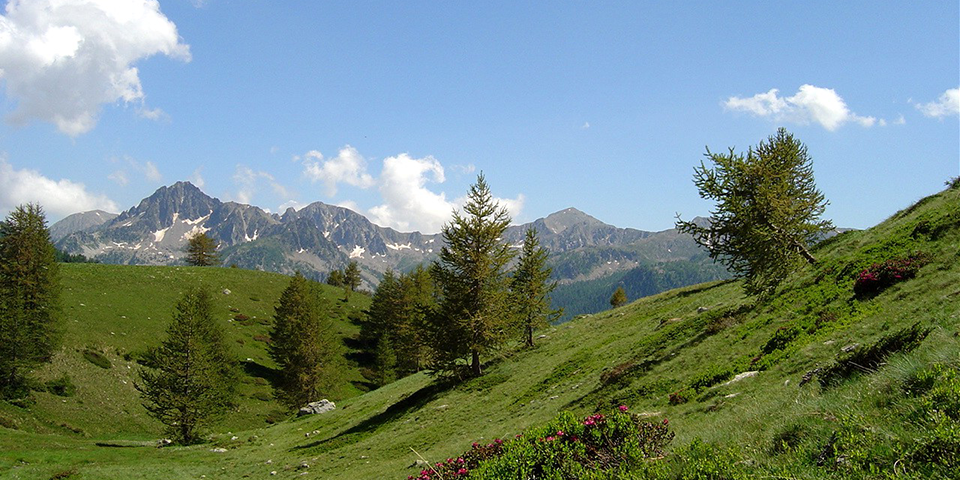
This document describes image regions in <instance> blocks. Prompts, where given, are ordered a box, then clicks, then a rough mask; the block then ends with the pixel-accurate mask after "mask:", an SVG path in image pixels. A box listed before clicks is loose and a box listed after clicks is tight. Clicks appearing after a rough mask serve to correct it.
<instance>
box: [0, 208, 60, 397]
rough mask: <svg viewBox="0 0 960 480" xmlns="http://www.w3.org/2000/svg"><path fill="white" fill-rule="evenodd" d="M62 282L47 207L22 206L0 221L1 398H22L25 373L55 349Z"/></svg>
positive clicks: (57, 340) (44, 359)
mask: <svg viewBox="0 0 960 480" xmlns="http://www.w3.org/2000/svg"><path fill="white" fill-rule="evenodd" d="M59 282H60V279H59V265H58V264H57V262H56V251H55V249H54V248H53V245H52V244H51V243H50V234H49V232H48V231H47V227H46V220H45V217H44V214H43V209H42V208H41V207H40V206H39V205H36V204H26V205H21V206H18V207H17V208H16V209H14V211H13V212H11V213H10V215H9V216H7V218H6V220H5V221H3V222H0V396H4V397H11V396H18V395H20V394H23V393H24V388H25V387H24V375H25V373H26V372H27V371H28V370H29V369H30V368H32V367H33V366H35V365H37V364H38V363H40V362H43V361H46V360H47V359H49V357H50V356H51V355H52V354H53V352H54V350H55V349H56V347H57V344H58V342H59V335H58V328H57V327H58V325H57V322H58V319H59V314H60V283H59Z"/></svg>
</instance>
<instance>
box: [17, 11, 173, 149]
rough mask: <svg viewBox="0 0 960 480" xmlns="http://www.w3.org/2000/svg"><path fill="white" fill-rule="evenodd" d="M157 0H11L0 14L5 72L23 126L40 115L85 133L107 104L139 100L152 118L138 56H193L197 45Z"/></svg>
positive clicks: (156, 112) (141, 110)
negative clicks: (179, 30)
mask: <svg viewBox="0 0 960 480" xmlns="http://www.w3.org/2000/svg"><path fill="white" fill-rule="evenodd" d="M180 40H181V39H180V37H179V35H178V34H177V27H176V25H174V24H173V22H171V21H170V20H169V19H168V18H167V17H166V16H164V14H163V13H161V12H160V4H159V3H158V1H157V0H10V1H9V2H8V3H7V5H6V11H5V14H4V15H2V16H0V78H2V80H3V83H4V85H5V86H6V94H7V96H8V97H10V98H11V99H13V100H15V101H16V103H17V107H16V110H15V111H14V112H13V113H12V114H10V115H9V116H8V120H9V121H10V122H12V123H15V124H25V123H27V122H29V121H30V120H34V119H39V120H42V121H47V122H52V123H54V124H55V125H56V126H57V128H58V129H60V131H61V132H63V133H65V134H67V135H70V136H77V135H80V134H82V133H86V132H88V131H90V130H91V129H92V128H93V127H94V126H95V125H96V123H97V117H98V115H99V111H100V106H101V105H103V104H108V103H114V102H120V101H122V102H123V103H126V104H134V105H136V106H137V107H138V111H139V114H140V115H141V116H144V117H146V118H161V117H162V116H163V112H162V111H161V110H159V109H149V108H146V107H145V106H144V99H145V95H144V93H143V88H142V86H141V84H140V77H139V71H138V70H137V68H136V67H134V66H133V64H134V63H136V62H137V61H139V60H141V59H144V58H147V57H150V56H152V55H156V54H163V55H166V56H169V57H172V58H176V59H180V60H184V61H189V60H190V47H189V46H188V45H187V44H185V43H182V42H181V41H180Z"/></svg>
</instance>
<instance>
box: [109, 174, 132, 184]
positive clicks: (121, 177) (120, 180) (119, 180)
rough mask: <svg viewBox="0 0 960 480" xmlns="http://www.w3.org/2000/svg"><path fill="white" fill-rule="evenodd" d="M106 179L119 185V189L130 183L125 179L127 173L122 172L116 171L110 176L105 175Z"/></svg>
mask: <svg viewBox="0 0 960 480" xmlns="http://www.w3.org/2000/svg"><path fill="white" fill-rule="evenodd" d="M107 179H108V180H113V181H114V182H115V183H116V184H117V185H120V186H121V187H125V186H126V185H127V184H128V183H130V180H129V179H128V178H127V172H125V171H123V170H117V171H116V172H113V173H111V174H110V175H107Z"/></svg>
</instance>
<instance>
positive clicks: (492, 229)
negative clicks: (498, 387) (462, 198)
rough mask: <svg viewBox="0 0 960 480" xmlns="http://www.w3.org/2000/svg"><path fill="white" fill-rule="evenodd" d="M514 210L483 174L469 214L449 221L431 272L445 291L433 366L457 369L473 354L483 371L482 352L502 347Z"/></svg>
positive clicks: (476, 372)
mask: <svg viewBox="0 0 960 480" xmlns="http://www.w3.org/2000/svg"><path fill="white" fill-rule="evenodd" d="M509 224H510V215H509V214H508V213H507V210H506V209H505V208H503V207H501V206H500V205H499V204H498V203H497V202H496V201H495V200H494V198H493V195H491V193H490V187H489V186H488V185H487V182H486V180H485V179H484V176H483V174H480V175H479V176H478V177H477V183H476V184H474V185H471V187H470V192H469V194H468V195H467V203H466V205H464V207H463V214H461V213H460V212H459V211H454V213H453V220H452V221H451V222H450V223H448V224H446V225H444V227H443V230H442V235H443V239H444V246H443V248H441V250H440V256H439V259H437V260H436V261H435V262H434V264H433V268H432V269H431V273H432V275H433V276H434V279H435V280H436V282H437V286H438V288H439V290H440V299H441V300H440V305H439V311H438V314H437V315H435V316H434V317H435V318H434V319H433V322H432V324H433V325H432V332H431V333H432V346H433V349H434V358H433V369H434V370H435V371H437V372H439V373H450V372H454V373H455V372H457V370H459V368H458V366H457V365H458V361H459V360H460V359H462V358H464V357H466V356H469V357H470V360H469V362H470V374H471V375H473V376H480V375H481V374H482V369H481V364H480V356H481V355H482V354H484V353H486V352H488V351H489V350H491V349H493V348H495V347H496V346H498V345H499V344H500V343H501V342H502V341H503V340H504V336H505V332H506V327H507V324H508V322H509V318H510V315H509V312H508V306H507V302H506V297H507V292H508V290H507V275H506V266H507V264H508V263H509V262H510V260H511V259H512V258H513V252H512V251H511V250H510V248H509V246H507V245H506V244H505V243H504V242H503V240H502V238H503V234H504V232H505V231H506V229H507V226H509Z"/></svg>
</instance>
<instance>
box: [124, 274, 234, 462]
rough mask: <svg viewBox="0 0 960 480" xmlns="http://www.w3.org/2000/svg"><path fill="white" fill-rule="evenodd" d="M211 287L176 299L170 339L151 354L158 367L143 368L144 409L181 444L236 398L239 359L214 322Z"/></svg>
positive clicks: (197, 435) (193, 439)
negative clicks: (234, 355)
mask: <svg viewBox="0 0 960 480" xmlns="http://www.w3.org/2000/svg"><path fill="white" fill-rule="evenodd" d="M211 307H212V299H211V294H210V291H209V290H207V289H205V288H196V289H192V290H190V291H188V292H187V293H185V294H184V295H183V296H182V297H181V299H180V301H179V302H178V303H177V307H176V311H175V313H174V316H173V322H172V323H171V324H170V326H169V327H168V328H167V337H166V339H165V340H164V341H163V342H162V343H161V344H160V346H159V347H158V348H157V349H156V350H155V351H154V352H153V353H152V355H151V358H152V363H153V364H154V365H155V368H144V369H142V370H141V371H140V381H139V382H137V383H136V385H135V386H136V388H137V390H138V391H139V392H140V394H141V396H142V398H143V401H144V404H143V405H144V407H146V409H147V411H148V412H150V414H151V415H152V416H153V417H154V418H156V419H157V420H159V421H160V422H161V423H163V424H164V425H165V426H166V432H167V434H168V435H170V437H171V438H172V439H173V440H174V441H176V442H179V443H183V444H190V443H195V442H197V441H198V440H199V439H200V438H201V437H200V434H201V430H202V429H203V428H204V427H206V426H208V425H209V424H210V423H211V422H212V421H213V420H214V419H215V418H217V417H218V416H219V415H221V414H223V413H224V412H225V410H226V409H227V408H229V407H230V406H231V405H232V404H233V402H234V399H235V396H236V383H237V375H238V372H237V371H236V358H234V357H233V356H232V355H231V353H230V352H229V350H228V349H227V345H226V343H225V342H224V339H223V336H224V334H223V331H222V330H221V329H220V328H219V326H218V325H217V323H215V322H214V320H213V316H212V312H211Z"/></svg>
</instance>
